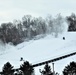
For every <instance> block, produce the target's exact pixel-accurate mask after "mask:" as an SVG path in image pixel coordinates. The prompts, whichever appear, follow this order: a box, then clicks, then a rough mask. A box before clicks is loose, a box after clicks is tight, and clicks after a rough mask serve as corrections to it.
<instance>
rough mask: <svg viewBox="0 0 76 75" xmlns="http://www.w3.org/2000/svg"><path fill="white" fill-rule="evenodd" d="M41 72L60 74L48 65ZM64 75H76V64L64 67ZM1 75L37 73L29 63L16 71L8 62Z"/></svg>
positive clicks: (32, 74) (52, 74)
mask: <svg viewBox="0 0 76 75" xmlns="http://www.w3.org/2000/svg"><path fill="white" fill-rule="evenodd" d="M39 72H40V73H41V75H59V73H58V72H53V71H52V70H51V66H50V65H48V63H46V64H45V65H44V68H43V69H42V70H41V69H39ZM62 73H63V75H76V62H74V61H72V62H70V64H69V65H67V66H65V67H64V69H63V72H62ZM0 75H35V71H34V68H33V67H32V64H30V63H29V62H28V61H24V62H23V64H21V65H20V68H18V69H14V66H12V65H11V64H10V62H7V63H6V64H4V66H3V68H2V72H0Z"/></svg>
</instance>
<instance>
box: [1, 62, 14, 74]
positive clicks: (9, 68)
mask: <svg viewBox="0 0 76 75" xmlns="http://www.w3.org/2000/svg"><path fill="white" fill-rule="evenodd" d="M2 71H3V75H13V73H14V70H13V66H12V65H11V64H10V63H9V62H7V63H6V64H4V66H3V69H2Z"/></svg>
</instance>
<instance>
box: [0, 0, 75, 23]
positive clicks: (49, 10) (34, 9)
mask: <svg viewBox="0 0 76 75" xmlns="http://www.w3.org/2000/svg"><path fill="white" fill-rule="evenodd" d="M72 12H73V13H76V0H0V23H2V22H9V21H13V20H14V19H21V18H22V17H23V16H24V15H27V14H30V15H32V16H36V17H38V16H42V17H46V16H47V15H48V14H51V15H53V16H55V15H56V14H58V13H61V14H62V15H63V16H66V15H70V14H71V13H72Z"/></svg>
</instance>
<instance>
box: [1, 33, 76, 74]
mask: <svg viewBox="0 0 76 75" xmlns="http://www.w3.org/2000/svg"><path fill="white" fill-rule="evenodd" d="M63 36H64V37H65V40H63ZM75 51H76V32H67V33H64V34H63V35H60V36H59V37H58V38H55V37H53V36H51V35H46V37H44V38H41V39H38V40H31V41H29V42H23V43H21V44H19V45H17V46H15V47H14V46H10V45H9V44H8V45H5V46H3V45H2V44H1V45H0V71H1V70H2V67H3V65H4V64H5V63H6V62H8V61H9V62H10V63H11V64H12V65H13V66H14V68H19V66H20V65H21V63H22V62H21V61H20V58H21V57H23V59H24V60H25V61H26V60H27V61H29V62H30V63H32V64H35V63H39V62H43V61H46V60H49V59H53V58H56V57H59V56H63V55H65V54H69V53H72V52H75ZM72 61H75V62H76V55H74V56H72V57H68V58H65V59H62V60H59V61H56V62H54V63H55V68H54V70H55V72H58V73H59V74H60V75H62V71H63V69H64V67H65V66H66V65H67V64H69V63H70V62H72ZM49 65H50V66H51V68H52V63H50V64H49ZM43 67H44V65H43V66H39V67H36V68H35V75H41V74H40V73H39V69H43Z"/></svg>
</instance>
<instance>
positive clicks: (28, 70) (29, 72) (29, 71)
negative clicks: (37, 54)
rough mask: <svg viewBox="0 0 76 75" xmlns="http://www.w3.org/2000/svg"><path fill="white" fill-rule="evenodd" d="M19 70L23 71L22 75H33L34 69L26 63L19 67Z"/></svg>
mask: <svg viewBox="0 0 76 75" xmlns="http://www.w3.org/2000/svg"><path fill="white" fill-rule="evenodd" d="M20 70H21V71H23V73H24V75H33V74H34V69H33V67H32V65H31V64H30V63H29V62H28V61H26V62H24V63H23V64H22V65H21V66H20Z"/></svg>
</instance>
